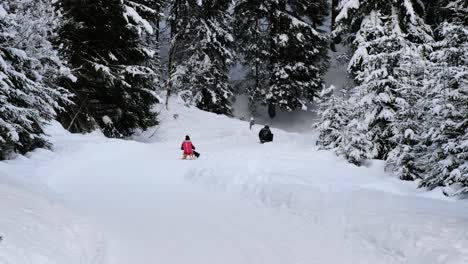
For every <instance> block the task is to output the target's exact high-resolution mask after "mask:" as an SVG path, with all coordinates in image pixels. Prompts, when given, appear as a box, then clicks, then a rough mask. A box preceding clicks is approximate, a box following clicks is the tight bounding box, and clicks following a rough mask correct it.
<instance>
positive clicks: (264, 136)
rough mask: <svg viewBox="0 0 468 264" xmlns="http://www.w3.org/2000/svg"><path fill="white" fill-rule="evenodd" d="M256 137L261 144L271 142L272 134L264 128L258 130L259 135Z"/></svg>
mask: <svg viewBox="0 0 468 264" xmlns="http://www.w3.org/2000/svg"><path fill="white" fill-rule="evenodd" d="M258 137H259V138H260V142H262V143H264V142H271V141H273V134H272V133H271V130H270V129H269V128H266V127H264V128H262V129H261V130H260V133H258Z"/></svg>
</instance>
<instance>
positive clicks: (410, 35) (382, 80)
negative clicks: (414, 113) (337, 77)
mask: <svg viewBox="0 0 468 264" xmlns="http://www.w3.org/2000/svg"><path fill="white" fill-rule="evenodd" d="M340 8H341V12H340V13H339V15H338V16H337V27H336V30H335V32H334V34H335V36H336V35H339V36H342V37H344V39H345V40H346V41H348V42H349V43H352V44H353V47H354V50H355V52H354V55H353V57H352V59H351V61H350V63H349V67H348V70H349V72H350V73H351V74H352V75H353V77H354V79H355V82H356V84H357V86H356V87H355V88H354V92H352V93H351V94H352V96H354V97H356V98H355V99H354V101H356V102H359V109H360V111H357V113H359V115H357V116H355V117H354V119H357V120H356V121H350V123H353V122H359V121H358V120H364V121H365V127H366V129H365V131H366V138H367V139H368V140H369V141H370V142H369V143H370V144H371V145H372V148H371V149H372V153H368V155H366V156H369V157H372V158H377V159H386V158H387V157H388V154H389V153H390V151H392V150H393V149H394V148H395V147H396V146H397V142H396V141H395V139H396V138H395V136H396V133H397V132H398V131H399V129H401V126H400V128H399V126H398V122H399V121H398V120H396V113H397V112H398V111H399V110H400V105H404V103H403V104H402V102H405V98H404V94H408V93H407V92H406V91H405V90H406V89H414V87H413V86H412V85H410V84H407V83H405V79H404V78H403V76H401V74H402V71H400V70H398V66H399V65H400V63H402V62H403V54H404V50H405V48H406V47H407V46H410V47H413V46H414V45H418V44H420V43H423V42H424V41H428V40H431V37H430V28H429V27H428V26H427V25H425V24H424V21H423V20H422V19H421V14H419V13H418V12H422V10H424V8H423V7H422V6H421V2H419V1H414V2H413V1H410V0H401V1H400V0H399V1H388V2H385V1H359V0H344V1H342V2H341V3H340ZM358 98H359V100H357V99H358ZM351 134H357V133H348V135H351ZM397 138H398V137H397ZM364 149H366V148H364Z"/></svg>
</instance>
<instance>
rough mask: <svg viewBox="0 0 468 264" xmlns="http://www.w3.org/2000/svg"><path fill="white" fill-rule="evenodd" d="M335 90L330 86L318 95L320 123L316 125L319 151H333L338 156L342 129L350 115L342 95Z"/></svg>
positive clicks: (340, 151)
mask: <svg viewBox="0 0 468 264" xmlns="http://www.w3.org/2000/svg"><path fill="white" fill-rule="evenodd" d="M336 90H337V89H336V88H335V86H333V85H331V86H330V87H328V88H326V89H323V90H322V91H320V93H319V97H318V100H317V102H318V105H319V111H318V112H319V116H320V121H319V122H318V125H317V128H318V131H319V138H318V141H317V144H318V145H320V146H321V147H320V148H321V149H328V150H333V151H334V152H335V153H337V154H339V153H342V150H341V149H340V147H341V143H342V142H341V140H342V138H343V129H344V127H346V126H347V125H348V124H347V122H348V121H349V117H348V115H349V114H350V113H349V109H348V108H347V104H346V101H344V100H345V99H344V95H343V94H342V93H341V94H339V93H338V92H337V91H336ZM341 92H342V91H341Z"/></svg>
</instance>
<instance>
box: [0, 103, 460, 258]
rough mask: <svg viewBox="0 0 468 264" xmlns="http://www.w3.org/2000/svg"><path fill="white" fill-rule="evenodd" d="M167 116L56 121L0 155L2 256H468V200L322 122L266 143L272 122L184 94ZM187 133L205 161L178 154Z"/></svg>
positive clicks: (164, 113) (279, 134) (163, 112)
mask: <svg viewBox="0 0 468 264" xmlns="http://www.w3.org/2000/svg"><path fill="white" fill-rule="evenodd" d="M174 115H177V119H175V118H174ZM160 120H161V126H160V127H159V128H157V130H156V131H154V130H148V131H147V132H144V133H141V134H140V135H138V136H136V137H135V138H134V139H133V140H117V139H107V138H105V137H104V136H102V135H100V134H99V133H93V134H88V135H76V134H75V135H73V134H70V133H68V132H66V131H65V130H64V129H63V128H61V127H60V125H58V124H54V125H52V126H50V127H49V130H48V131H47V132H48V134H49V135H50V139H51V141H52V142H53V143H54V151H48V150H37V151H35V152H32V153H30V154H29V155H27V157H18V158H17V159H15V160H11V161H5V162H0V213H1V217H0V236H2V241H0V263H2V264H26V263H28V264H31V263H32V264H42V263H47V264H63V263H67V264H75V263H77V264H78V263H80V264H85V263H86V264H129V263H166V264H171V263H174V264H176V263H177V264H178V263H180V264H182V263H183V264H187V263H200V264H201V263H203V264H209V263H213V264H215V263H216V264H218V263H225V264H230V263H233V264H234V263H235V264H239V263H244V264H248V263H252V264H253V263H259V264H260V263H268V264H276V263H278V264H287V263H290V264H312V263H317V264H342V263H351V264H355V263H356V264H357V263H359V264H361V263H362V264H364V263H369V264H371V263H372V264H375V263H378V264H390V263H410V264H418V263H420V264H439V263H444V264H463V263H468V201H465V200H461V201H459V200H454V199H449V198H446V197H444V196H443V195H442V194H441V192H440V190H434V191H432V192H427V191H424V190H420V189H416V183H408V182H402V181H399V180H398V179H395V178H393V177H392V176H391V175H387V174H386V173H385V172H384V170H383V164H382V163H381V162H378V161H374V162H373V163H372V164H371V165H370V166H369V167H355V166H353V165H350V164H348V163H347V162H346V161H345V160H343V159H341V158H339V157H336V156H334V155H333V154H332V153H329V152H326V151H319V150H317V147H316V146H315V136H314V135H313V134H310V133H308V134H303V133H302V134H301V133H293V132H285V131H283V130H280V129H275V128H273V133H274V135H275V138H274V142H273V143H270V144H259V142H258V137H257V134H258V131H259V129H260V128H261V126H260V125H256V126H255V127H254V129H253V130H252V131H250V130H249V129H248V123H247V122H243V121H239V120H236V119H231V118H227V117H225V116H218V115H215V114H211V113H206V112H202V111H200V110H197V109H195V108H186V107H184V106H182V105H181V104H180V103H177V102H174V103H171V104H170V108H169V110H164V109H162V110H161V113H160ZM186 134H188V135H190V136H191V138H192V141H193V143H194V145H195V146H196V148H197V150H198V151H199V152H200V153H201V154H202V155H201V157H200V159H198V160H195V161H191V160H181V159H180V157H181V152H180V145H181V142H182V140H183V138H184V136H185V135H186Z"/></svg>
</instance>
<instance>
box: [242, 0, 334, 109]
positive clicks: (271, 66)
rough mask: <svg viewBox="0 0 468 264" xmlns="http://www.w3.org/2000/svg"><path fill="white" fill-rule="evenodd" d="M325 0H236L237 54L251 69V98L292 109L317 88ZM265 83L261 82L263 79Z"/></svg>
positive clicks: (323, 49)
mask: <svg viewBox="0 0 468 264" xmlns="http://www.w3.org/2000/svg"><path fill="white" fill-rule="evenodd" d="M326 6H327V2H326V1H305V0H275V1H258V2H256V1H248V0H245V1H240V2H239V3H238V5H237V7H236V9H235V16H236V22H235V25H236V28H237V29H242V31H240V30H238V31H237V39H239V40H240V42H241V43H242V45H241V46H242V48H241V53H242V54H243V55H244V59H245V60H246V61H247V62H248V64H249V65H250V67H251V68H252V69H253V74H252V75H251V76H252V77H253V79H254V82H253V85H251V86H250V89H249V90H250V91H249V92H250V97H251V100H254V101H258V102H261V103H262V104H264V105H268V107H269V115H270V117H274V116H275V114H276V108H277V107H279V108H280V109H284V110H287V111H292V110H296V109H301V108H304V107H305V106H306V105H307V103H308V102H310V101H311V100H312V98H313V97H315V96H317V92H318V91H319V90H320V89H321V88H322V81H321V75H322V71H323V66H324V62H325V61H326V60H325V57H326V56H325V54H326V45H327V41H326V37H325V34H324V33H323V32H321V31H320V30H319V29H318V28H319V26H320V25H321V23H322V22H323V18H324V15H325V14H326V8H325V7H326ZM264 79H267V81H264Z"/></svg>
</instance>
